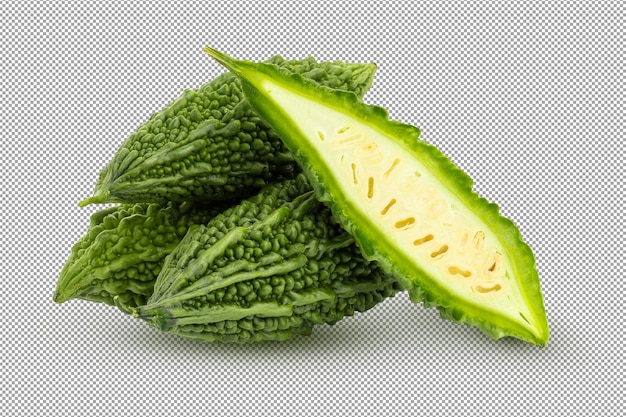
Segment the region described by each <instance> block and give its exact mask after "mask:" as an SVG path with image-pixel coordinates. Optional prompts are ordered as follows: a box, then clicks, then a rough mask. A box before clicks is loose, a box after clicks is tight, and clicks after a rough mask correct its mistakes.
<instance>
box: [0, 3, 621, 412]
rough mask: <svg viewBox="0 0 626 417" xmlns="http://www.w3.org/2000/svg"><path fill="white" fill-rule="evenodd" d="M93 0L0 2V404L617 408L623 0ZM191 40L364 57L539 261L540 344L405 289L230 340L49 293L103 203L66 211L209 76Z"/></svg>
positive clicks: (44, 407)
mask: <svg viewBox="0 0 626 417" xmlns="http://www.w3.org/2000/svg"><path fill="white" fill-rule="evenodd" d="M5 3H6V4H5ZM54 3H58V4H54ZM100 3H101V2H94V3H91V2H88V3H87V2H86V3H85V4H84V5H75V4H73V3H72V2H52V3H51V4H49V3H43V2H33V4H31V5H19V6H18V5H9V4H13V2H4V3H3V4H2V6H1V8H2V9H1V11H2V28H1V30H2V78H1V83H2V152H1V156H0V158H1V164H0V169H1V170H2V171H1V173H2V188H1V190H2V200H1V203H2V216H1V219H0V221H1V222H2V225H1V227H0V230H1V232H2V241H1V244H2V269H1V274H0V276H1V282H2V288H1V290H0V297H1V303H0V307H1V308H2V317H3V326H2V343H1V348H2V382H1V383H2V393H1V395H0V404H1V407H2V410H3V411H2V414H3V415H5V411H6V412H7V414H6V415H29V416H34V415H46V416H57V415H58V416H83V415H102V416H114V415H115V416H118V415H140V414H144V413H146V414H148V413H149V415H154V416H160V415H167V416H172V415H179V414H184V415H188V416H205V415H229V414H233V415H238V414H242V415H243V414H244V413H245V414H249V415H260V416H270V415H271V416H274V415H319V416H330V415H361V416H370V415H371V416H375V415H421V414H424V415H431V416H439V415H497V416H505V415H603V416H610V415H615V416H617V415H619V414H622V415H623V412H624V404H623V399H622V396H623V390H622V388H620V387H619V385H620V383H621V382H623V376H620V375H622V373H623V367H624V363H623V340H624V324H623V320H624V306H623V298H624V297H623V294H624V291H623V289H624V286H623V282H624V261H623V258H624V237H623V236H624V232H625V230H624V221H623V211H624V194H623V188H624V162H623V159H624V152H623V150H622V142H623V140H624V96H625V94H624V93H625V91H624V73H625V71H624V64H623V62H624V21H625V13H624V6H623V4H620V2H601V3H598V2H579V1H576V2H544V1H541V2H539V1H538V2H523V3H524V4H523V5H522V4H518V2H510V3H511V4H510V5H503V4H500V3H497V2H496V3H494V2H462V3H459V2H448V3H449V4H442V3H443V2H432V3H431V4H419V5H412V4H411V3H412V2H408V1H406V2H398V1H393V0H389V1H384V2H369V1H362V2H356V1H350V2H342V1H332V2H331V1H320V2H301V3H299V4H298V2H286V1H277V2H268V1H262V2H256V3H255V2H243V1H238V0H234V1H230V2H225V1H222V2H189V3H186V4H180V3H178V2H154V1H148V2H145V1H144V2H124V5H123V6H122V5H117V4H113V2H102V3H103V4H100ZM520 3H521V2H520ZM204 45H211V46H214V47H216V48H218V49H221V50H223V51H225V52H228V53H231V54H233V55H234V56H236V57H240V58H249V59H253V60H261V59H265V58H267V57H269V56H271V55H273V54H274V53H281V54H283V55H284V56H285V57H287V58H301V57H304V56H307V55H314V56H315V57H316V58H318V59H344V60H356V61H374V62H376V63H377V64H378V72H377V75H376V78H375V82H374V85H373V87H372V90H371V91H370V93H368V95H367V96H366V101H368V102H370V103H375V104H379V105H383V106H385V107H387V108H388V109H389V112H390V115H391V117H392V118H394V119H399V120H402V121H404V122H407V123H412V124H415V125H417V126H420V127H421V128H422V129H423V132H424V133H423V138H424V139H425V140H427V141H429V142H431V143H433V144H435V145H437V146H438V147H439V148H440V149H441V150H442V151H443V152H444V153H446V154H447V155H448V156H449V157H450V158H451V159H452V160H453V161H454V162H456V163H457V164H458V165H459V166H460V167H461V168H462V169H464V170H465V171H467V172H468V173H469V174H470V175H471V176H472V177H473V178H474V180H475V188H476V190H477V191H478V192H479V193H480V194H481V195H483V196H485V197H487V198H488V199H490V200H492V201H495V202H497V203H498V204H499V205H500V207H501V211H502V213H503V214H504V215H506V216H508V217H510V218H511V219H513V220H514V221H515V222H516V223H517V224H518V225H519V227H520V229H521V231H522V235H523V236H524V238H525V240H526V241H527V242H528V243H529V244H530V246H531V247H532V248H533V250H534V251H535V254H536V257H537V265H538V268H539V272H540V276H541V279H542V288H543V291H544V295H545V303H546V309H547V312H548V319H549V322H550V326H551V335H552V336H551V340H550V343H549V345H548V346H547V347H546V348H544V349H539V348H536V347H533V346H529V345H526V344H524V343H522V342H518V341H515V340H500V341H491V340H489V339H488V338H486V337H485V336H484V335H483V334H482V333H480V332H479V331H477V330H476V329H473V328H469V327H466V326H462V325H456V324H453V323H449V322H444V321H442V320H440V319H439V318H438V316H437V313H436V312H435V311H433V310H425V309H424V308H423V307H422V306H418V305H413V304H411V303H410V301H409V300H408V298H407V297H406V296H405V295H404V294H401V295H399V296H397V297H396V298H394V299H391V300H387V301H386V302H384V303H383V304H381V305H379V306H377V307H376V308H375V309H373V310H371V311H369V312H368V313H366V314H360V315H357V316H355V317H352V318H348V319H346V320H344V321H342V322H340V323H338V324H337V325H335V326H326V327H319V328H317V329H316V330H315V331H314V333H313V335H311V336H310V337H306V338H299V339H295V340H292V341H289V342H285V343H270V344H264V345H258V346H246V347H238V346H214V345H205V344H200V343H194V342H190V341H185V340H180V339H178V338H176V337H174V336H170V335H164V334H159V333H157V332H156V331H154V330H153V329H150V328H148V327H147V326H145V325H143V323H140V322H138V321H136V320H133V319H132V318H130V317H128V316H125V315H123V314H121V313H119V312H118V311H117V310H115V309H114V308H111V307H107V306H102V305H96V304H91V303H87V302H81V301H72V302H69V303H66V304H63V305H60V306H59V305H55V304H54V303H53V302H52V292H53V289H54V285H55V282H56V279H57V276H58V273H59V271H60V269H61V266H62V265H63V263H64V262H65V259H66V257H67V256H68V254H69V251H70V248H71V246H72V245H73V243H74V242H75V241H76V240H77V239H78V238H79V237H80V236H82V235H83V234H84V232H85V230H86V228H87V225H88V219H89V215H90V214H91V213H92V212H93V211H95V209H96V208H95V207H87V208H78V207H77V202H78V201H79V200H81V199H82V198H84V197H86V196H88V195H89V193H90V191H91V190H92V187H93V185H94V183H95V179H96V177H97V173H98V171H99V170H100V169H101V168H102V167H103V166H104V164H105V163H106V161H107V160H108V159H109V158H110V157H111V156H112V154H113V153H114V152H115V150H116V148H117V147H118V146H119V144H120V143H121V141H122V140H123V139H124V138H125V137H126V136H127V135H128V134H129V133H130V132H132V131H133V130H134V129H135V128H136V127H137V126H138V125H139V124H140V123H142V122H143V121H144V120H146V119H147V118H148V117H149V115H150V114H151V112H153V111H155V110H158V109H160V108H162V107H163V106H164V105H165V104H167V103H168V102H169V101H170V100H171V99H173V98H175V97H176V96H178V95H179V94H180V92H181V91H182V90H183V89H184V88H195V87H197V86H199V85H200V84H202V83H204V82H206V81H208V80H210V79H212V78H213V77H215V76H216V75H218V74H219V73H221V72H222V71H223V70H222V68H221V67H219V65H218V64H217V63H215V62H213V61H212V60H211V59H209V58H208V57H206V56H204V55H203V54H202V52H201V48H202V46H204Z"/></svg>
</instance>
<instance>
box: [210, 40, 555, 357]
mask: <svg viewBox="0 0 626 417" xmlns="http://www.w3.org/2000/svg"><path fill="white" fill-rule="evenodd" d="M205 51H206V52H207V53H208V54H209V55H210V56H212V57H213V58H215V59H217V60H218V61H219V62H221V63H222V64H223V65H224V66H225V67H226V68H228V69H229V70H230V71H231V72H233V73H235V74H237V75H238V76H239V77H240V79H241V82H242V87H243V90H244V93H245V94H246V97H247V98H248V101H249V103H250V105H251V106H252V108H253V109H255V111H256V112H257V113H258V114H259V115H260V116H261V117H262V118H263V120H264V121H265V122H266V123H268V124H269V125H270V126H271V127H272V128H273V129H274V130H275V131H276V132H277V133H278V134H279V136H280V137H281V139H282V140H283V141H284V142H285V144H286V146H287V148H288V149H290V150H291V151H292V152H293V153H294V155H295V156H296V158H297V160H298V162H299V163H300V165H301V167H302V169H303V172H304V173H305V174H306V175H307V177H308V178H309V180H310V181H311V184H312V186H313V188H314V189H315V190H316V193H317V196H318V198H319V199H320V201H323V202H325V203H326V204H327V205H328V206H329V207H330V208H331V209H332V211H333V213H334V214H335V216H336V217H337V220H338V221H339V222H340V224H341V225H342V226H343V227H344V228H345V230H346V231H347V232H349V233H350V234H351V235H352V236H354V238H355V241H356V242H357V244H358V245H359V247H360V249H361V252H362V254H363V256H364V257H365V258H366V259H369V260H373V261H377V262H379V263H380V264H381V266H382V267H384V268H385V270H386V271H387V272H388V273H390V274H393V275H394V276H396V277H397V279H398V281H399V282H400V283H401V284H402V285H403V287H404V288H405V289H406V290H407V291H408V292H409V295H410V296H411V299H412V300H413V301H415V302H422V301H423V302H424V303H425V305H427V306H435V307H437V308H438V309H439V310H440V312H441V315H442V317H444V318H448V319H452V320H454V321H457V322H464V323H467V324H471V325H475V326H478V327H479V328H480V329H482V330H483V331H485V332H486V333H487V334H488V335H489V336H491V337H493V338H500V337H504V336H513V337H517V338H519V339H522V340H525V341H528V342H531V343H534V344H537V345H539V346H544V345H545V344H546V343H547V341H548V338H549V330H548V323H547V318H546V313H545V309H544V305H543V296H542V293H541V288H540V283H539V276H538V273H537V269H536V265H535V258H534V255H533V253H532V251H531V249H530V247H529V246H528V245H527V244H526V243H525V242H524V241H523V240H522V238H521V235H520V231H519V230H518V228H517V227H516V226H515V225H514V224H513V223H512V222H511V221H510V220H509V219H506V218H505V217H503V216H501V215H500V214H499V212H498V207H497V205H495V204H493V203H489V202H488V201H486V200H485V199H484V198H480V197H479V196H478V195H477V194H476V193H475V192H474V191H473V190H472V180H471V179H470V178H469V176H468V175H467V174H465V173H464V172H463V171H461V170H460V169H459V168H457V167H456V166H455V165H454V164H453V163H452V161H450V160H449V159H448V158H446V157H445V155H443V154H442V153H441V152H440V151H439V150H438V149H437V148H435V147H434V146H432V145H430V144H427V143H426V142H424V141H422V140H420V139H419V134H420V131H419V129H418V128H416V127H414V126H410V125H406V124H403V123H400V122H397V121H391V120H389V117H388V114H387V111H386V110H385V109H383V108H382V107H377V106H369V105H366V104H365V103H363V102H362V101H361V100H360V99H359V98H358V97H357V96H356V95H355V94H350V93H347V92H343V91H338V90H331V89H328V88H324V87H323V86H320V85H315V84H314V83H311V82H308V81H307V80H305V79H304V78H303V77H301V76H298V75H297V74H295V75H294V74H287V73H285V72H284V71H279V70H277V68H276V67H275V66H271V65H266V64H263V63H253V62H250V61H240V60H235V59H233V58H231V57H229V56H227V55H225V54H223V53H221V52H218V51H216V50H214V49H211V48H205ZM469 133H470V134H471V132H469Z"/></svg>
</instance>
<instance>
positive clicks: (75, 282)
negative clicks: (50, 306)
mask: <svg viewBox="0 0 626 417" xmlns="http://www.w3.org/2000/svg"><path fill="white" fill-rule="evenodd" d="M223 208H224V207H222V206H220V205H214V206H211V207H209V206H204V205H199V204H191V203H182V204H177V203H167V204H166V205H163V206H162V205H159V204H147V203H137V204H133V205H123V206H118V207H111V208H108V209H104V210H100V211H98V212H96V213H94V214H93V215H92V216H91V223H90V226H89V230H88V231H87V233H86V234H85V235H84V236H83V237H82V238H81V239H79V240H78V241H77V242H76V243H75V244H74V246H73V247H72V252H71V254H70V256H69V258H68V259H67V261H66V263H65V265H64V266H63V269H62V270H61V274H60V276H59V279H58V281H57V285H56V289H55V291H54V296H53V299H54V301H55V302H56V303H63V302H66V301H68V300H70V299H82V300H88V301H93V302H101V303H105V304H109V305H114V302H113V298H114V297H116V296H117V297H119V299H120V300H122V301H123V302H124V303H125V304H127V305H132V306H136V305H141V304H145V302H146V300H147V299H148V297H150V296H151V295H152V291H153V287H154V283H155V281H156V278H157V276H158V275H159V272H160V271H161V268H162V266H163V262H164V260H165V257H166V256H167V255H168V254H169V253H170V252H171V251H172V250H174V248H175V247H176V246H177V245H178V243H179V242H180V240H181V239H182V238H183V237H184V236H185V234H186V233H187V231H188V229H189V227H190V226H191V225H194V224H204V223H206V222H208V221H209V220H210V219H211V218H213V217H214V216H215V215H216V214H218V213H220V212H221V211H222V210H223Z"/></svg>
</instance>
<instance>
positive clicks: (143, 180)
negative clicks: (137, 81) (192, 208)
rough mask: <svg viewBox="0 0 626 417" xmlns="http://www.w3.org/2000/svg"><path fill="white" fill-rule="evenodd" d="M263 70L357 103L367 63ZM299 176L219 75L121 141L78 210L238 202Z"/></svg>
mask: <svg viewBox="0 0 626 417" xmlns="http://www.w3.org/2000/svg"><path fill="white" fill-rule="evenodd" d="M267 63H270V64H273V65H277V66H278V67H280V68H282V69H284V70H288V71H289V72H292V73H297V74H301V75H302V76H303V77H306V78H307V79H310V80H314V81H316V82H318V83H320V84H322V85H325V86H327V87H331V88H336V89H344V90H349V91H353V92H355V93H356V94H358V95H359V96H363V95H364V94H365V92H366V91H367V90H368V89H369V87H370V86H371V84H372V80H373V76H374V73H375V71H376V66H375V65H374V64H360V63H345V62H339V61H335V62H317V61H316V60H315V59H314V58H312V57H309V58H306V59H302V60H285V59H283V58H281V57H280V56H278V55H276V56H274V57H273V58H271V59H269V60H268V61H267ZM298 171H299V169H298V166H297V163H296V162H295V160H294V157H293V155H292V154H291V152H289V151H288V150H287V149H286V148H285V146H284V145H283V143H282V141H281V140H280V138H279V137H278V136H277V135H276V133H275V132H274V131H273V130H271V129H270V128H269V127H268V126H267V125H266V124H265V123H263V122H262V120H261V119H260V118H259V117H258V115H257V114H256V113H255V112H254V111H253V110H252V109H251V108H250V106H249V104H248V101H247V100H246V98H245V96H244V94H243V92H242V91H241V84H240V81H239V80H238V79H237V77H235V76H234V75H233V74H230V73H225V74H222V75H220V76H218V77H217V78H216V79H214V80H213V81H211V82H209V83H207V84H204V85H202V86H201V87H200V88H198V89H197V90H186V91H185V92H184V93H183V94H182V95H181V96H180V97H179V98H177V99H176V100H174V101H173V102H172V103H170V104H169V105H168V106H167V107H166V108H164V109H163V110H161V111H159V112H157V113H155V114H153V115H152V117H151V118H150V119H149V120H148V121H146V122H145V123H144V124H142V125H141V126H140V127H139V128H138V129H137V130H136V131H135V132H134V133H132V134H131V135H130V137H128V138H127V139H126V141H125V142H124V143H123V144H122V145H121V147H120V148H119V149H118V151H117V152H116V153H115V155H114V156H113V158H112V160H111V161H110V162H109V163H108V164H107V165H106V167H105V168H104V169H103V170H102V171H101V172H100V175H99V179H98V181H97V183H96V186H95V189H94V194H93V196H91V197H90V198H87V199H85V200H84V201H82V202H81V203H80V204H81V205H87V204H92V203H137V202H151V203H165V202H167V201H177V202H181V201H207V200H226V199H232V198H238V199H241V198H245V197H248V196H251V195H253V194H254V193H255V192H257V191H258V190H259V189H260V188H261V187H263V186H264V185H266V184H268V183H269V182H272V181H279V180H282V179H286V178H293V177H294V176H295V175H296V174H297V172H298Z"/></svg>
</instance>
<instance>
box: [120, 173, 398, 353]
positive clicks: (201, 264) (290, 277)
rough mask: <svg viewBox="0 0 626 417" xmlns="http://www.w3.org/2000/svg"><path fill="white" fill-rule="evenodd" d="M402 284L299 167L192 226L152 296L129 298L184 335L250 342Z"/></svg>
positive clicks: (358, 305)
mask: <svg viewBox="0 0 626 417" xmlns="http://www.w3.org/2000/svg"><path fill="white" fill-rule="evenodd" d="M398 291H400V286H399V285H398V283H397V281H396V280H395V279H394V278H393V277H391V276H388V275H387V274H385V273H384V272H383V271H382V269H381V268H380V267H379V266H378V265H376V264H375V263H373V262H368V261H366V260H365V259H364V258H363V257H362V256H361V255H360V253H359V250H358V248H357V247H356V245H355V244H354V239H353V238H352V237H351V236H350V235H349V234H347V233H346V232H345V231H344V230H343V229H342V228H341V227H339V225H338V224H337V223H336V222H334V220H332V215H331V213H330V210H329V209H328V208H327V207H326V206H324V205H323V204H322V203H320V202H319V201H318V200H317V199H316V197H315V194H314V192H313V191H312V189H311V187H310V185H309V183H308V182H307V181H306V179H305V178H304V176H303V175H299V176H298V177H297V178H295V179H292V180H286V181H283V182H280V183H275V184H272V185H269V186H267V187H266V188H264V190H263V192H261V193H260V194H258V195H257V196H255V197H253V198H251V199H248V200H245V201H243V202H242V203H241V204H239V205H238V206H235V207H233V208H230V209H227V210H226V211H225V212H223V213H221V214H219V215H217V216H216V217H214V218H213V219H212V220H211V221H209V222H208V224H206V225H195V226H192V227H191V228H190V230H189V233H188V234H187V235H186V236H185V238H184V239H183V240H182V241H181V242H180V244H179V245H178V247H177V248H176V249H175V250H174V251H173V252H172V253H171V254H170V255H169V256H168V258H167V259H166V262H165V265H164V266H163V269H162V271H161V274H160V275H159V277H158V278H157V282H156V284H155V287H154V293H153V295H152V296H151V297H150V299H149V300H148V302H147V303H146V304H145V305H140V306H137V307H128V306H125V305H124V304H123V302H119V307H120V308H121V309H122V310H126V311H128V312H130V313H131V314H133V315H134V316H136V317H139V318H141V319H143V320H145V321H147V322H148V323H149V324H151V325H153V326H155V327H156V328H158V329H159V330H161V331H164V332H169V333H174V334H177V335H179V336H182V337H186V338H192V339H198V340H203V341H208V342H229V343H249V342H260V341H265V340H286V339H289V338H291V337H292V336H293V335H296V334H299V335H302V334H304V335H306V334H309V333H310V332H311V330H312V328H313V327H314V326H315V325H319V324H324V323H327V324H333V323H336V322H337V321H338V320H341V319H342V318H343V317H345V316H350V315H353V314H354V312H355V311H360V312H362V311H365V310H367V309H369V308H372V307H373V306H374V305H376V304H378V303H379V302H381V301H383V300H384V299H386V298H388V297H392V296H393V295H395V294H396V293H397V292H398ZM118 301H119V300H118Z"/></svg>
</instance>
